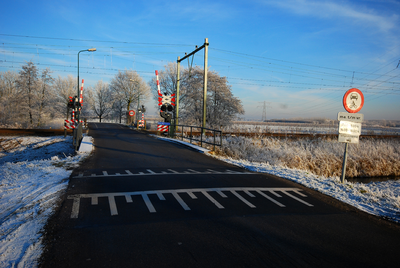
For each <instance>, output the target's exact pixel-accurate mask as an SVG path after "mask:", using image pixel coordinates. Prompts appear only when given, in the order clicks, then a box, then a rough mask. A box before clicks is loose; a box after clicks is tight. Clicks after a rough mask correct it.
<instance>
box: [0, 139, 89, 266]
mask: <svg viewBox="0 0 400 268" xmlns="http://www.w3.org/2000/svg"><path fill="white" fill-rule="evenodd" d="M0 145H1V147H0V148H1V151H0V267H2V268H3V267H36V266H37V263H36V262H37V259H38V258H39V257H40V255H41V253H42V244H41V234H40V231H41V229H42V228H43V226H44V225H45V224H46V221H47V219H48V217H49V216H50V215H51V214H52V212H53V209H54V208H55V206H56V204H57V201H58V200H59V197H60V196H61V194H62V193H63V192H64V191H65V189H66V187H67V185H68V177H69V176H70V174H71V172H72V169H73V168H75V167H76V166H77V165H78V164H79V162H80V161H81V160H82V159H83V158H85V157H86V156H88V155H89V152H82V153H79V154H77V155H75V154H74V150H73V148H72V138H71V137H67V138H65V139H64V137H0ZM74 155H75V156H74Z"/></svg>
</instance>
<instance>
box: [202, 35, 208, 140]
mask: <svg viewBox="0 0 400 268" xmlns="http://www.w3.org/2000/svg"><path fill="white" fill-rule="evenodd" d="M207 68H208V38H206V39H205V42H204V85H203V129H202V131H201V133H203V132H204V133H205V129H204V128H205V127H206V116H207V73H208V70H207Z"/></svg>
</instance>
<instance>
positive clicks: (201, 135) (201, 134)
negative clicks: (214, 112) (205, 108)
mask: <svg viewBox="0 0 400 268" xmlns="http://www.w3.org/2000/svg"><path fill="white" fill-rule="evenodd" d="M203 131H205V129H203V127H201V133H200V146H201V147H203Z"/></svg>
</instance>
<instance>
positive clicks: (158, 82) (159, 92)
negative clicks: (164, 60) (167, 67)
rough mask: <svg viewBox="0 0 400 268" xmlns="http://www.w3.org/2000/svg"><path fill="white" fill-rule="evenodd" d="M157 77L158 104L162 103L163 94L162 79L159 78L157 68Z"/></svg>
mask: <svg viewBox="0 0 400 268" xmlns="http://www.w3.org/2000/svg"><path fill="white" fill-rule="evenodd" d="M156 77H157V90H158V106H161V105H162V100H163V98H162V94H161V90H160V81H159V80H158V71H157V70H156Z"/></svg>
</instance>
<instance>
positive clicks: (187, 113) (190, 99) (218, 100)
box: [149, 63, 244, 129]
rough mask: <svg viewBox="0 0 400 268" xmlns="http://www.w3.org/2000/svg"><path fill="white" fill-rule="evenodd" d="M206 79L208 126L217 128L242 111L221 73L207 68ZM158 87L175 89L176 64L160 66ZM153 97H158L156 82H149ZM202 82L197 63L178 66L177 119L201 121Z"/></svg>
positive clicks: (201, 70)
mask: <svg viewBox="0 0 400 268" xmlns="http://www.w3.org/2000/svg"><path fill="white" fill-rule="evenodd" d="M207 76H208V82H207V115H206V121H207V122H206V124H207V126H208V127H211V128H217V129H220V128H222V127H223V126H226V125H228V124H229V123H231V122H232V121H233V120H234V119H235V118H236V117H237V116H238V115H239V114H244V109H243V106H242V103H241V101H240V99H238V98H237V97H235V96H234V95H233V93H232V88H231V86H229V85H228V81H227V79H226V77H221V76H220V75H219V74H218V73H217V72H215V71H208V74H207ZM159 80H160V90H161V92H162V93H164V92H166V93H167V94H172V93H175V91H176V64H174V63H169V64H168V65H167V66H165V69H164V70H161V71H159ZM149 84H150V87H151V88H152V92H153V97H154V99H155V100H157V99H158V92H157V82H156V78H153V79H152V80H151V81H150V82H149ZM203 84H204V70H203V69H202V68H200V67H198V66H196V67H194V68H192V69H191V70H190V72H189V70H188V69H186V68H182V70H181V74H180V90H179V91H180V92H179V93H180V94H179V95H180V101H179V118H180V123H185V124H192V125H201V123H202V118H203Z"/></svg>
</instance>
